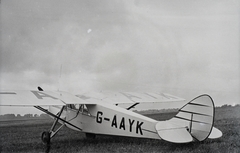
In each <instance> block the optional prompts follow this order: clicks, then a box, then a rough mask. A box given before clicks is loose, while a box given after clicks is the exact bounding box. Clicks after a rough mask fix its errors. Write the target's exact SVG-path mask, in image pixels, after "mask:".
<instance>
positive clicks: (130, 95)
mask: <svg viewBox="0 0 240 153" xmlns="http://www.w3.org/2000/svg"><path fill="white" fill-rule="evenodd" d="M76 96H77V97H79V98H80V99H83V100H85V101H87V102H101V101H104V102H110V103H113V104H121V103H143V102H149V103H154V102H175V101H184V100H185V99H183V98H179V97H176V96H173V95H170V94H166V93H153V92H145V93H138V92H89V93H85V94H79V95H76Z"/></svg>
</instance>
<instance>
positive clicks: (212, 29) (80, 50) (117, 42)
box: [0, 0, 240, 114]
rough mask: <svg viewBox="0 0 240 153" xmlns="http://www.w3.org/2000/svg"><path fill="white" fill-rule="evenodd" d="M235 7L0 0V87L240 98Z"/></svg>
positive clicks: (171, 0) (204, 0)
mask: <svg viewBox="0 0 240 153" xmlns="http://www.w3.org/2000/svg"><path fill="white" fill-rule="evenodd" d="M239 6H240V2H239V0H212V1H209V0H201V1H192V0H181V1H179V0H152V1H147V0H134V1H133V0H125V1H120V0H113V1H106V0H101V1H97V0H80V1H79V0H70V1H69V0H41V1H32V0H2V1H1V3H0V35H1V38H0V49H1V50H0V90H36V89H37V86H41V87H42V88H43V89H44V90H62V91H67V92H70V93H73V94H82V93H87V92H89V91H114V92H116V91H134V92H145V91H147V92H165V93H169V94H172V95H176V96H178V97H182V98H185V99H186V100H187V101H189V100H191V99H193V98H194V97H196V96H198V95H200V94H204V93H206V94H209V95H211V96H212V97H213V99H214V101H215V105H216V106H221V105H224V104H228V105H235V104H239V103H240V94H239V93H240V47H239V42H240V40H239V39H240V32H239V29H240V28H239V19H240V18H239V17H240V16H239V13H240V12H239V10H240V9H239ZM25 110H26V108H9V107H4V108H3V107H0V114H3V113H12V112H14V113H23V112H24V113H25V112H26V111H25ZM31 111H32V110H31ZM31 111H30V109H29V110H28V111H27V112H31Z"/></svg>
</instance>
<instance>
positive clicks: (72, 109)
mask: <svg viewBox="0 0 240 153" xmlns="http://www.w3.org/2000/svg"><path fill="white" fill-rule="evenodd" d="M183 100H184V99H182V98H179V97H176V96H172V95H169V94H165V93H134V92H116V93H113V92H90V93H86V94H80V95H72V94H69V93H67V92H62V91H43V89H42V88H41V87H38V90H34V91H1V92H0V106H32V107H35V108H37V109H39V110H41V111H43V112H44V113H46V114H48V115H50V116H51V117H52V118H53V119H54V122H53V125H52V127H51V128H50V130H49V131H44V132H43V133H42V141H43V142H44V143H45V144H50V140H51V139H52V138H53V137H54V136H55V135H56V134H57V132H58V131H59V130H60V129H61V128H62V127H63V126H67V127H68V128H70V129H73V130H76V131H77V132H84V133H85V134H86V136H87V137H90V138H95V136H96V135H98V134H104V135H115V136H126V137H136V138H149V139H159V140H161V139H163V140H165V141H168V142H172V143H189V142H194V141H204V140H206V139H208V138H209V139H216V138H220V137H221V136H222V132H221V131H220V130H218V129H217V128H215V127H213V124H214V115H215V107H214V102H213V99H212V98H211V97H210V96H209V95H207V94H203V95H200V96H198V97H196V98H194V99H193V100H191V101H190V102H188V103H186V104H185V105H184V106H183V107H182V108H180V109H179V110H178V113H177V114H176V115H175V116H174V117H173V118H171V119H170V120H166V121H157V120H155V119H152V118H149V117H146V116H143V115H141V114H138V113H136V112H134V111H132V109H133V108H134V107H136V106H137V105H142V104H145V106H148V104H152V105H154V104H158V103H163V102H169V103H170V102H178V101H183ZM146 104H147V105H146ZM152 105H151V106H152ZM46 108H48V109H46ZM57 123H60V124H61V126H59V127H58V128H57V126H56V125H57Z"/></svg>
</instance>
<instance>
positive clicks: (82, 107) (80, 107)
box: [67, 104, 90, 115]
mask: <svg viewBox="0 0 240 153" xmlns="http://www.w3.org/2000/svg"><path fill="white" fill-rule="evenodd" d="M67 107H68V108H70V109H73V110H76V111H78V112H80V113H82V114H85V115H90V113H89V111H88V109H87V106H86V105H83V104H68V105H67Z"/></svg>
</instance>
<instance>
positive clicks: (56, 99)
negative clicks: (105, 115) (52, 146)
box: [0, 90, 95, 106]
mask: <svg viewBox="0 0 240 153" xmlns="http://www.w3.org/2000/svg"><path fill="white" fill-rule="evenodd" d="M66 104H95V103H90V102H87V101H85V100H83V99H80V98H78V97H76V96H75V95H72V94H69V93H67V92H62V91H34V90H32V91H1V92H0V106H52V105H56V106H57V105H58V106H63V105H66Z"/></svg>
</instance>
